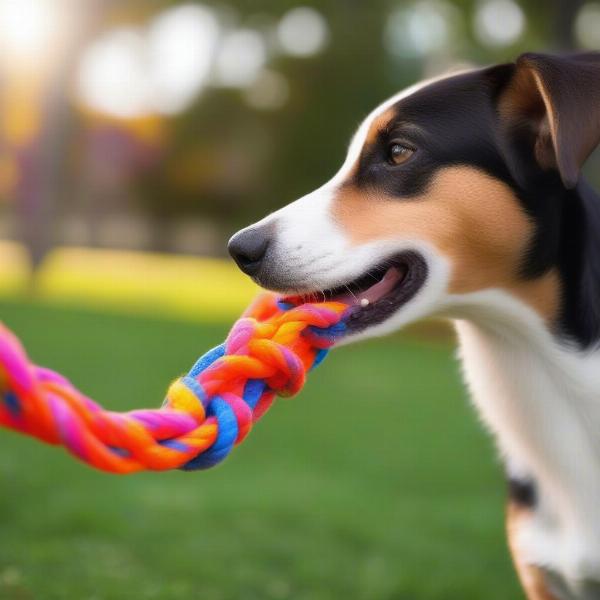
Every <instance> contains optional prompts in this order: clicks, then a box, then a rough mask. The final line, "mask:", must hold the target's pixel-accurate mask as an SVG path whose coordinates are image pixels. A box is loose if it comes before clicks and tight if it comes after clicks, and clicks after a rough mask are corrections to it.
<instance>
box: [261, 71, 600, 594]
mask: <svg viewBox="0 0 600 600" xmlns="http://www.w3.org/2000/svg"><path fill="white" fill-rule="evenodd" d="M428 83H430V82H424V83H422V84H419V85H417V86H413V87H412V88H409V89H408V90H406V91H404V92H402V93H401V94H398V95H396V96H394V97H393V98H390V99H389V100H388V101H387V102H385V103H384V104H382V105H381V106H380V107H378V108H377V109H376V110H375V111H373V112H372V113H371V114H370V115H369V117H367V119H366V120H365V121H364V123H363V124H362V125H361V127H360V128H359V130H358V132H357V134H356V135H355V137H354V139H353V141H352V143H351V145H350V148H349V151H348V156H347V158H346V160H345V162H344V164H343V166H342V168H341V169H340V171H339V172H338V173H337V174H336V175H335V176H334V177H333V178H332V179H331V180H330V181H329V182H328V183H326V184H325V185H324V186H322V187H321V188H319V189H318V190H316V191H314V192H312V193H311V194H308V195H307V196H305V197H303V198H301V199H300V200H298V201H296V202H294V203H292V204H290V205H289V206H286V207H284V208H282V209H281V210H279V211H277V212H275V213H273V214H272V215H269V216H268V217H266V218H265V219H263V221H261V222H259V223H258V224H256V225H253V226H252V227H255V226H257V225H262V224H266V223H272V222H275V224H276V227H277V229H276V237H275V241H274V244H275V247H274V249H273V251H274V252H275V253H276V256H277V257H278V258H279V259H280V260H281V261H283V262H284V264H285V265H286V269H287V270H288V271H289V273H290V276H291V277H292V278H293V280H294V282H295V283H294V290H293V291H296V292H298V291H314V290H319V289H325V288H331V287H335V286H337V285H340V284H342V283H344V282H345V281H348V280H351V279H354V278H356V277H359V276H361V275H362V274H363V273H364V272H365V271H367V270H368V269H370V268H372V267H373V265H375V264H377V263H378V261H381V260H382V259H384V258H386V257H387V256H389V255H390V254H391V253H392V252H394V253H395V252H400V251H403V250H409V249H413V250H417V251H418V252H420V253H421V254H422V255H423V256H424V258H425V259H426V260H427V263H428V269H429V273H428V278H427V282H426V284H425V285H424V287H423V288H422V289H421V290H420V291H419V292H418V293H417V295H416V296H415V297H414V298H412V299H411V300H410V301H409V302H408V303H407V304H405V305H404V306H403V307H402V308H401V309H400V310H399V311H397V313H396V314H395V315H393V316H392V317H391V318H389V319H388V320H387V321H386V322H385V323H383V324H381V325H378V326H375V327H372V328H371V329H369V330H367V331H366V332H364V333H363V334H361V335H360V336H354V337H353V338H351V339H352V340H354V339H356V338H357V337H367V336H373V335H381V334H385V333H387V332H389V331H393V330H396V329H398V328H400V327H402V326H404V325H406V324H407V323H409V322H412V321H415V320H417V319H420V318H422V317H425V316H429V315H438V316H440V315H441V316H446V317H449V318H451V319H454V320H455V321H456V327H457V330H458V334H459V339H460V357H461V360H462V363H463V370H464V375H465V379H466V381H467V383H468V386H469V388H470V391H471V394H472V397H473V402H474V404H475V406H476V408H477V410H478V412H479V414H480V415H481V418H482V420H483V422H484V423H485V424H486V425H487V427H488V428H489V429H490V430H491V431H492V432H493V434H494V436H495V438H496V440H497V445H498V448H499V450H500V453H501V454H502V456H503V458H504V460H505V461H506V464H507V468H508V469H509V471H511V472H512V473H516V474H518V475H521V476H523V475H528V476H532V477H533V478H534V480H535V482H536V485H537V490H538V496H539V503H538V505H537V506H536V508H535V511H534V512H533V513H532V516H531V518H530V519H529V520H528V521H526V522H525V524H524V525H523V527H522V528H521V529H520V531H519V533H518V538H517V543H518V545H519V547H520V549H521V552H520V554H521V555H522V557H523V558H524V559H525V560H526V561H529V562H531V563H532V564H535V565H539V566H542V567H544V568H546V569H548V570H550V571H552V572H555V573H557V574H558V575H559V577H560V578H561V580H562V582H563V583H564V584H566V585H567V587H568V588H569V593H570V594H571V596H570V597H572V598H578V599H579V598H584V597H588V596H586V595H585V594H584V592H583V591H581V590H583V589H584V588H583V586H584V583H585V582H586V581H587V580H599V581H600V354H599V353H590V354H582V353H579V352H578V351H576V350H575V349H573V348H569V347H567V346H564V345H560V344H559V342H557V341H556V339H555V338H554V337H553V336H552V334H551V333H550V332H549V331H548V329H547V327H546V324H545V323H544V322H543V321H542V319H541V318H540V316H539V315H538V314H537V313H536V312H535V311H533V310H532V309H531V308H528V307H527V306H526V305H525V304H524V303H523V302H521V301H519V300H517V299H516V298H514V297H512V296H510V295H509V294H508V293H506V292H501V291H499V290H485V291H481V292H477V293H471V294H466V295H460V296H458V295H451V294H449V293H448V292H447V288H448V282H449V280H450V274H451V271H452V264H451V262H450V261H449V260H448V259H447V258H446V257H444V256H442V255H441V254H440V253H439V252H438V251H437V250H436V249H435V248H433V247H431V246H430V245H429V244H428V243H427V242H426V241H425V240H414V239H413V240H407V239H401V238H398V239H387V240H382V241H378V242H372V243H368V244H363V245H360V246H353V245H351V244H350V242H349V240H348V239H347V238H346V237H345V235H344V232H343V231H342V230H341V228H340V227H339V226H338V225H337V224H336V223H335V222H334V220H333V219H332V217H331V214H330V206H331V201H332V198H333V196H334V194H335V192H336V190H337V188H338V186H339V185H340V183H341V182H342V181H344V179H345V178H346V177H347V175H348V173H349V172H350V170H351V169H352V168H353V166H354V165H355V163H356V161H357V159H358V156H359V154H360V150H361V148H362V146H363V144H364V141H365V138H366V135H367V132H368V131H369V127H370V125H371V123H372V121H373V119H375V118H376V117H377V116H378V115H379V114H381V113H382V112H384V111H385V110H386V109H387V108H388V107H389V106H391V105H392V104H393V103H395V102H397V101H398V100H400V99H402V98H404V97H406V96H408V95H410V94H411V93H413V92H414V91H416V90H418V89H421V88H422V87H424V86H425V85H428ZM290 291H292V290H290ZM579 591H581V593H579Z"/></svg>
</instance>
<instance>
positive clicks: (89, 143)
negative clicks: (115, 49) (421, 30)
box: [0, 0, 583, 264]
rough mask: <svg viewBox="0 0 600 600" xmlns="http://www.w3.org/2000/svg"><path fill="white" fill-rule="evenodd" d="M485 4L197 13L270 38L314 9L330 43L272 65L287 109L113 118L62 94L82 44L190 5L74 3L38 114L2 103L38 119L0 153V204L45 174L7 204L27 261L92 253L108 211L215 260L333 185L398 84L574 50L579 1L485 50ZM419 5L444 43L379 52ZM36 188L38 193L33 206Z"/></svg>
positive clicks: (254, 1) (344, 3)
mask: <svg viewBox="0 0 600 600" xmlns="http://www.w3.org/2000/svg"><path fill="white" fill-rule="evenodd" d="M0 1H1V0H0ZM61 1H63V0H61ZM64 1H68V0H64ZM482 1H483V0H406V1H405V0H402V1H399V0H369V1H368V2H367V1H363V0H323V1H312V2H311V1H306V2H304V1H303V2H298V1H297V0H250V1H246V0H221V1H218V2H214V1H211V0H206V1H205V2H202V3H196V4H198V5H202V6H205V7H209V8H211V9H212V10H213V11H214V14H216V15H219V17H220V20H221V23H222V25H224V27H225V30H228V31H232V30H239V29H240V28H247V29H250V30H253V31H259V32H261V33H262V34H263V37H264V39H266V40H267V41H268V37H269V35H273V31H274V30H275V29H276V26H277V23H278V22H279V20H280V19H281V18H282V16H283V15H285V14H286V12H287V11H288V10H289V9H292V8H294V7H298V6H299V5H303V6H309V7H313V8H315V9H316V10H318V11H319V13H320V14H321V15H322V16H323V17H324V19H325V21H326V23H327V26H328V29H329V40H328V44H327V45H326V46H325V48H324V49H323V50H322V51H321V52H320V53H317V54H315V55H314V56H310V57H306V58H298V57H294V56H290V55H289V54H285V53H283V52H279V53H274V54H273V55H272V56H270V57H269V58H268V60H267V64H266V67H267V68H268V69H270V70H272V71H274V72H276V73H277V74H278V75H280V76H282V77H283V78H284V81H285V82H286V84H287V85H288V86H289V94H288V98H287V101H286V102H285V103H284V104H283V105H282V106H280V107H278V108H277V109H275V110H259V109H256V108H255V107H252V106H251V105H249V104H248V102H247V101H246V97H245V92H246V90H244V89H233V88H225V87H219V86H218V85H216V86H215V85H210V84H209V85H207V86H205V87H204V89H202V91H201V93H200V94H199V95H198V97H197V98H196V100H195V101H194V102H193V103H192V104H191V105H190V106H188V107H187V108H186V109H185V110H184V111H183V112H180V113H179V114H176V115H175V116H172V117H166V116H160V115H149V116H146V117H144V118H140V119H118V118H117V119H115V118H112V119H111V118H108V117H106V116H105V115H100V114H98V113H94V112H91V111H90V110H89V107H86V106H85V105H84V104H82V102H81V101H79V100H77V99H76V95H75V94H73V92H72V90H70V89H69V86H67V85H65V82H66V81H69V80H75V79H76V75H77V69H78V63H79V62H81V61H80V59H81V57H83V56H84V54H85V51H86V48H88V46H89V43H90V42H91V41H93V40H95V39H97V38H98V36H101V35H102V34H103V33H105V32H107V31H111V30H114V28H115V27H130V26H133V27H136V26H145V25H147V24H148V22H149V21H150V20H151V19H152V18H153V17H155V16H156V15H158V14H159V13H160V12H161V11H163V10H164V9H166V8H168V7H171V6H181V5H183V4H190V2H189V1H188V2H185V3H184V2H181V1H175V0H168V1H167V0H153V1H152V2H148V1H141V0H121V1H119V2H117V1H115V0H82V2H85V3H87V4H86V6H88V7H95V11H88V12H90V14H91V15H93V17H88V18H87V21H86V22H85V28H84V29H85V34H81V35H80V36H79V38H78V39H77V40H74V41H73V44H72V47H70V48H68V49H67V50H65V52H64V56H63V58H62V63H61V65H58V66H57V67H56V69H55V71H53V72H52V73H50V74H45V75H47V76H46V79H47V80H48V81H46V82H45V83H44V84H43V85H42V84H39V85H41V91H40V92H39V95H40V98H38V107H37V109H36V107H35V106H31V105H30V104H28V103H27V102H25V101H21V100H18V99H17V101H13V102H12V104H10V102H9V101H7V97H8V94H7V93H5V94H4V107H6V106H8V105H9V104H10V105H11V106H13V107H14V108H13V112H10V114H13V113H14V114H17V116H19V118H18V119H15V118H12V117H10V118H9V116H7V115H9V113H7V112H6V111H4V112H3V114H4V115H5V120H8V121H9V123H8V124H9V125H11V124H12V129H15V127H16V125H15V124H17V125H18V124H19V123H20V124H21V125H22V126H21V129H23V124H25V125H27V123H29V124H35V123H38V121H40V122H41V124H39V123H38V125H35V127H34V129H37V130H38V131H39V134H38V135H37V137H35V139H33V140H32V142H31V143H30V144H29V146H28V147H26V148H25V149H23V148H20V149H19V152H17V153H16V158H15V156H11V155H9V154H6V153H0V197H2V196H3V195H6V194H3V191H2V190H3V189H6V188H7V187H10V186H11V185H14V183H15V181H18V177H16V176H15V173H16V172H17V170H18V168H22V169H24V170H25V171H27V170H28V169H29V170H30V171H31V169H33V170H35V168H36V165H37V168H38V170H40V171H41V175H39V174H38V177H37V179H36V176H35V174H34V175H33V176H32V178H33V180H34V184H35V185H34V186H32V185H31V184H27V185H22V186H21V187H23V188H24V189H23V190H21V191H20V192H19V193H18V194H17V199H16V202H15V203H14V212H15V214H16V217H17V219H16V221H17V224H18V227H17V235H18V236H19V237H20V238H21V239H23V240H24V241H25V242H26V244H27V246H28V247H29V248H30V251H31V254H32V256H33V260H34V264H37V263H38V262H39V260H40V258H41V257H42V256H43V255H44V254H45V253H46V251H47V250H48V248H49V247H51V246H52V245H53V244H56V243H60V242H63V243H64V242H65V241H66V242H67V243H78V244H88V245H98V244H100V245H111V242H110V240H109V242H108V243H106V242H102V243H100V242H99V236H98V234H97V230H98V227H99V224H100V223H101V222H102V220H103V218H104V217H106V216H107V215H113V216H116V217H117V219H118V218H119V217H120V216H121V215H129V216H130V217H131V215H133V220H135V219H137V220H139V221H141V220H144V219H145V220H147V221H149V222H151V223H152V224H153V225H152V233H151V235H150V236H146V237H149V238H150V239H145V240H143V241H139V242H138V241H134V238H135V236H133V235H132V236H131V239H132V241H131V245H130V246H129V247H142V248H145V249H155V250H171V249H172V246H173V239H174V238H176V237H177V234H176V233H174V226H175V225H177V224H181V222H182V221H186V220H191V221H194V220H197V221H199V220H201V221H204V222H207V223H209V224H210V227H211V228H212V230H213V231H216V234H215V235H214V236H213V237H214V240H217V242H218V243H217V244H215V243H214V240H213V241H212V242H211V244H212V246H211V248H212V251H214V248H215V247H216V248H219V249H220V250H221V251H222V249H223V248H224V245H223V243H222V242H223V240H224V239H225V238H226V237H227V236H228V235H229V234H230V233H232V231H234V230H235V229H237V228H238V227H239V226H241V225H245V224H247V223H248V222H251V221H253V220H256V219H257V218H259V217H262V216H263V215H264V214H265V213H266V212H268V211H271V210H274V209H276V208H278V207H280V206H282V205H284V204H286V203H288V202H289V201H291V200H293V199H295V198H297V197H299V196H301V195H303V194H305V193H307V192H309V191H311V190H312V189H314V188H315V187H317V186H319V185H321V184H322V183H324V182H325V181H326V180H327V179H328V178H329V177H331V176H332V175H333V174H334V172H335V171H336V170H337V168H338V166H339V165H340V164H341V161H342V159H343V157H344V155H345V152H346V148H347V144H348V142H349V140H350V137H351V135H352V133H353V132H354V130H355V129H356V127H357V125H358V124H359V123H360V121H361V120H362V119H363V118H364V116H365V115H366V114H367V113H368V112H369V111H370V110H371V109H372V108H373V107H374V106H376V105H377V104H379V103H380V102H381V101H382V100H384V99H385V98H386V97H388V96H390V95H392V94H393V93H395V92H397V91H398V90H400V89H402V88H403V87H405V86H407V85H409V84H411V83H413V82H415V81H417V80H419V79H421V78H422V77H424V76H429V75H432V74H435V73H438V72H440V71H444V70H446V69H447V68H449V67H451V66H453V65H457V64H458V65H463V64H475V65H476V64H488V63H492V62H501V61H508V60H513V59H514V58H515V57H516V56H517V55H518V54H519V53H521V52H523V51H526V50H557V49H561V48H572V47H575V45H576V44H575V41H574V33H573V23H574V18H575V15H576V13H577V11H578V9H579V8H580V6H581V5H582V3H583V1H582V0H552V1H544V0H518V4H519V6H520V7H521V10H522V11H523V14H524V17H525V20H526V26H525V30H524V32H523V34H522V35H520V36H518V37H517V39H516V40H515V41H514V42H511V43H508V44H505V45H501V46H494V45H491V44H485V43H482V41H481V36H477V35H476V33H477V32H476V31H475V27H474V15H475V13H476V11H477V10H478V9H479V8H480V7H481V2H482ZM436 3H437V4H436ZM425 4H426V5H428V6H430V7H431V6H434V7H435V6H437V7H438V8H440V7H441V8H443V10H441V12H440V14H446V15H447V17H448V19H447V24H446V25H447V27H448V28H449V30H450V32H451V35H450V37H449V39H448V40H446V41H445V43H444V44H442V45H441V46H440V47H438V48H436V49H435V50H432V51H429V52H425V53H424V54H421V55H419V54H418V53H414V52H406V53H405V54H400V55H398V54H394V53H393V52H390V50H389V48H388V47H386V44H385V32H386V27H387V26H388V20H389V18H390V15H391V14H392V13H393V12H394V11H398V10H399V9H401V10H406V11H411V10H414V9H415V7H418V6H423V5H425ZM436 10H437V9H436ZM86 14H87V13H86ZM500 26H501V27H502V26H504V24H503V23H501V24H500ZM430 35H431V34H430ZM10 89H11V88H10V87H9V88H8V90H10ZM29 102H30V99H29ZM61 103H62V104H61ZM63 104H64V106H62V105H63ZM23 107H25V108H26V109H27V110H25V109H24V108H23ZM0 108H1V107H0ZM17 109H18V110H17ZM14 111H16V112H14ZM36 111H37V112H36ZM67 113H69V114H68V115H67ZM44 123H45V124H46V125H44ZM32 126H33V125H32ZM1 128H2V124H0V129H1ZM8 129H11V128H10V127H9V128H8ZM25 129H26V130H27V131H29V130H30V129H31V127H29V128H27V127H25ZM0 135H1V131H0ZM29 137H31V135H29ZM40 165H42V167H40ZM90 165H91V166H90ZM33 188H35V189H36V190H37V192H36V193H37V197H31V189H33ZM73 214H78V215H80V216H81V217H82V218H83V219H84V220H85V222H86V227H87V229H89V233H88V234H87V237H85V238H81V239H77V240H76V241H75V242H73V241H72V240H71V241H69V240H65V239H61V235H62V234H61V233H60V232H59V231H58V230H59V229H60V228H61V227H60V226H61V224H63V225H64V223H63V221H66V220H68V219H67V217H68V216H69V215H73ZM48 222H51V223H52V227H48ZM63 229H64V227H63ZM63 237H64V236H63ZM109 237H110V236H109ZM117 245H118V243H117Z"/></svg>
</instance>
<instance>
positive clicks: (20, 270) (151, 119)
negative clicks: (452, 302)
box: [0, 0, 600, 600]
mask: <svg viewBox="0 0 600 600" xmlns="http://www.w3.org/2000/svg"><path fill="white" fill-rule="evenodd" d="M599 47H600V2H596V1H587V2H585V1H581V0H563V1H558V0H556V1H553V2H548V1H543V0H519V1H516V0H406V1H404V0H402V1H400V0H396V1H394V0H369V1H368V2H367V1H362V0H329V1H325V0H323V1H316V0H315V1H313V2H308V1H307V2H302V3H299V2H296V1H292V0H277V1H275V0H253V1H252V2H242V0H222V1H218V2H217V1H215V2H210V1H208V0H206V1H204V2H202V3H199V2H192V1H184V2H178V1H174V0H172V1H166V0H153V1H151V2H150V1H142V0H0V319H1V320H2V321H3V322H5V323H6V324H7V325H8V326H9V327H10V328H11V329H13V330H14V331H15V332H16V333H17V334H18V335H19V336H20V337H21V338H22V339H23V341H24V343H25V345H26V347H27V348H28V351H29V352H30V354H31V356H32V358H33V359H34V360H35V361H36V362H38V363H39V364H43V365H47V366H49V367H51V368H54V369H56V370H58V371H60V372H62V373H64V374H65V375H67V376H68V377H69V378H70V379H71V380H72V381H73V382H74V383H75V384H76V385H77V386H78V387H79V388H80V389H82V390H84V391H85V392H86V393H88V394H89V395H90V396H91V397H92V398H94V399H96V400H98V401H99V402H100V403H101V404H103V405H104V406H106V407H108V408H110V409H115V410H127V409H133V408H141V407H155V406H159V405H160V403H161V400H162V397H163V395H164V391H165V390H166V387H167V385H168V383H169V382H170V381H172V380H173V379H174V378H175V377H176V376H178V375H179V374H181V373H182V372H184V371H186V370H187V369H188V368H189V366H190V365H191V364H192V363H193V361H194V360H195V359H196V357H197V356H199V355H200V354H202V353H203V352H204V351H205V350H206V349H208V348H209V347H211V346H213V345H215V344H217V343H219V342H220V341H222V339H223V337H224V336H225V335H226V332H227V330H228V328H229V326H230V324H231V322H232V321H233V319H235V318H236V316H237V315H238V314H239V313H240V311H241V310H243V308H244V307H245V306H246V304H247V303H248V302H249V300H250V299H251V298H252V296H253V295H254V294H255V293H256V290H257V288H256V287H255V286H254V284H252V283H251V282H250V281H248V280H247V279H246V278H245V277H243V276H242V275H241V274H240V273H239V272H238V271H237V270H236V269H235V268H234V266H233V265H232V264H231V262H230V261H228V260H227V259H226V258H225V246H226V240H227V239H228V237H229V236H230V235H231V234H232V233H233V232H234V231H235V230H236V229H237V228H239V227H240V226H242V225H244V224H247V223H249V222H251V221H253V220H255V219H257V218H259V217H262V216H263V215H264V214H266V213H267V212H268V211H270V210H273V209H275V208H277V207H279V206H282V205H283V204H285V203H287V202H289V201H291V200H293V199H295V198H297V197H299V196H301V195H303V194H304V193H307V192H309V191H311V190H312V189H314V188H315V187H317V186H319V185H320V184H322V183H323V182H324V181H325V180H326V179H328V178H329V177H330V176H331V175H332V174H333V172H334V171H335V170H336V168H337V166H338V165H339V164H340V163H341V161H342V159H343V156H344V154H345V151H346V146H347V143H348V141H349V139H350V136H351V134H352V132H353V130H354V129H355V127H356V126H357V124H358V123H359V122H360V121H361V119H362V118H363V117H364V116H365V114H366V113H367V112H369V110H370V109H371V108H373V106H375V105H376V104H377V103H379V102H380V101H381V100H383V99H384V98H386V97H387V96H389V95H391V94H392V93H394V92H396V91H398V90H399V89H401V88H402V87H405V86H406V85H408V84H410V83H412V82H414V81H416V80H418V79H421V78H423V77H426V76H430V75H435V74H438V73H441V72H444V71H446V70H448V69H453V68H463V67H465V66H469V65H483V64H488V63H491V62H498V61H506V60H511V59H514V58H515V56H516V55H518V54H519V53H520V52H523V51H525V50H542V49H546V50H556V51H559V50H565V49H578V48H579V49H595V48H599ZM597 167H598V157H597V156H596V157H593V158H592V160H591V161H590V163H589V164H588V167H587V174H588V176H589V177H590V178H591V179H592V180H593V181H594V182H595V183H596V184H599V183H600V180H599V178H598V168H597ZM0 438H1V439H0V443H1V445H2V446H1V447H2V452H0V482H1V485H2V493H1V494H0V598H7V599H10V600H12V599H16V600H21V599H22V600H34V599H35V600H37V599H43V600H46V599H49V600H53V599H57V600H58V599H60V600H63V599H65V598H68V599H76V600H82V599H89V600H92V599H97V600H105V599H111V600H112V599H121V598H123V599H125V598H127V599H129V598H136V599H140V600H145V599H152V598H158V599H161V600H162V599H166V600H178V599H184V598H185V599H189V598H201V599H202V600H211V599H215V600H219V599H223V600H228V599H232V598H235V599H240V600H252V599H257V600H264V599H274V600H275V599H286V598H292V599H301V600H302V599H306V600H309V599H310V600H320V599H323V600H325V599H330V598H349V599H358V600H361V599H365V600H370V599H385V600H409V599H410V600H426V599H444V600H448V599H457V600H463V599H470V598H474V599H477V598H486V600H496V599H498V600H500V599H505V598H518V597H520V596H519V594H520V593H521V592H520V591H518V586H517V583H516V576H515V575H514V574H513V570H512V567H511V564H510V559H509V555H508V552H507V550H506V547H505V540H504V532H503V527H504V525H503V505H504V497H505V490H504V482H503V476H502V470H501V467H500V465H499V464H498V462H497V460H496V458H495V453H494V450H493V448H492V444H491V442H490V441H489V439H488V438H487V436H486V435H485V434H484V432H483V431H482V430H481V427H480V426H479V424H478V423H477V422H476V418H475V417H474V414H473V413H472V411H471V410H470V407H469V406H468V401H467V399H466V393H465V391H464V390H463V388H462V385H461V383H460V377H459V372H458V367H457V363H456V361H455V359H454V357H453V344H452V337H451V335H450V334H449V333H448V330H447V329H446V328H444V327H441V326H440V325H438V324H432V325H428V326H426V327H420V328H418V329H413V330H411V331H409V332H407V333H404V334H402V335H397V336H393V337H390V338H388V339H385V340H376V341H371V342H368V343H363V344H361V345H357V346H354V347H349V348H342V349H339V350H336V351H335V352H333V353H332V355H331V356H330V357H329V358H328V359H327V361H326V363H325V364H324V365H323V366H322V367H321V368H319V369H318V370H316V371H315V372H314V373H313V374H311V377H310V380H309V383H308V385H307V387H306V388H305V390H304V391H303V393H302V394H301V396H300V397H298V398H295V399H293V400H282V399H280V400H279V401H278V402H277V403H276V404H275V406H274V407H273V409H272V410H271V411H270V412H269V414H268V415H267V416H266V417H265V419H264V421H262V422H261V423H260V424H258V425H257V426H256V427H255V429H254V430H253V432H252V433H251V435H250V437H249V438H248V440H247V441H246V442H245V443H244V445H243V446H242V447H240V448H239V449H237V450H235V451H234V452H233V453H232V455H231V456H230V457H229V458H228V460H227V461H226V462H225V463H224V464H223V465H222V466H221V467H219V468H217V469H215V470H212V471H209V472H201V473H181V472H173V473H171V472H170V473H161V474H152V473H145V474H138V475H133V476H128V477H115V476H110V475H106V474H103V473H99V472H96V471H92V470H90V469H88V468H87V467H85V466H83V465H81V464H80V463H77V462H76V461H74V460H73V459H72V458H71V457H69V456H68V455H67V454H66V453H65V452H64V451H62V450H60V449H54V448H50V447H47V446H42V445H41V444H39V443H37V442H34V441H32V440H29V439H25V438H21V437H19V436H17V435H14V434H12V433H9V432H6V431H0Z"/></svg>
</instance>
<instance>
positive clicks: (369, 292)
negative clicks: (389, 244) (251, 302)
mask: <svg viewBox="0 0 600 600" xmlns="http://www.w3.org/2000/svg"><path fill="white" fill-rule="evenodd" d="M426 279H427V263H426V262H425V259H424V258H423V257H422V256H421V255H420V254H418V253H417V252H404V253H402V254H399V255H395V256H393V257H391V258H389V259H387V260H385V261H382V262H381V263H379V264H378V265H376V266H375V267H373V268H372V269H369V270H368V271H367V272H366V273H365V274H364V275H362V276H361V277H359V278H357V279H354V280H352V281H349V282H347V283H345V284H342V285H340V286H337V287H335V288H331V289H326V290H318V291H314V292H310V293H306V294H301V295H297V296H294V297H290V298H286V300H287V301H290V302H292V303H294V304H297V303H300V302H329V301H334V302H342V303H344V304H347V305H348V306H349V307H350V311H349V316H348V318H347V321H346V324H347V327H348V330H349V331H350V332H351V333H357V332H359V331H362V330H364V329H366V328H368V327H372V326H373V325H378V324H380V323H383V322H384V321H385V320H387V319H388V318H389V317H391V316H392V315H393V314H394V313H395V312H396V311H397V310H398V309H399V308H401V307H402V306H403V305H404V304H406V303H407V302H408V301H409V300H411V298H413V297H414V296H415V295H416V293H417V292H418V291H419V290H420V289H421V288H422V287H423V284H424V283H425V281H426Z"/></svg>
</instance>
